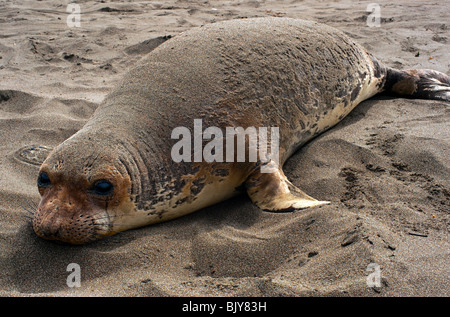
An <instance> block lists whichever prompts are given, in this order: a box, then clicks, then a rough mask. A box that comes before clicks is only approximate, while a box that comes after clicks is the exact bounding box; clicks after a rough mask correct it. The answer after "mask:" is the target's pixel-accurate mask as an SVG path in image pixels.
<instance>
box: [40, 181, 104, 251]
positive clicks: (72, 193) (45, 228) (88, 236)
mask: <svg viewBox="0 0 450 317" xmlns="http://www.w3.org/2000/svg"><path fill="white" fill-rule="evenodd" d="M81 196H82V195H81ZM81 196H80V193H79V191H76V190H75V189H68V188H63V187H59V186H58V187H56V188H51V189H49V190H47V191H46V192H45V193H44V195H43V197H42V200H41V202H40V203H39V206H38V209H37V211H36V212H35V215H34V218H33V230H34V232H35V233H36V235H38V236H39V237H41V238H44V239H47V240H58V241H62V242H66V243H71V244H83V243H86V242H89V241H93V240H97V239H98V238H99V237H100V236H101V235H100V234H99V232H100V230H101V229H102V228H103V227H102V225H101V224H100V223H99V221H98V219H99V218H102V216H101V214H103V213H102V211H101V210H100V209H98V208H92V206H87V205H86V204H87V203H88V200H87V199H86V197H81Z"/></svg>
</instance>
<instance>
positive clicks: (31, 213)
mask: <svg viewBox="0 0 450 317" xmlns="http://www.w3.org/2000/svg"><path fill="white" fill-rule="evenodd" d="M20 207H22V208H23V210H25V211H26V212H28V213H29V214H30V215H32V216H34V211H31V210H28V209H27V208H25V207H24V206H22V205H21V206H20Z"/></svg>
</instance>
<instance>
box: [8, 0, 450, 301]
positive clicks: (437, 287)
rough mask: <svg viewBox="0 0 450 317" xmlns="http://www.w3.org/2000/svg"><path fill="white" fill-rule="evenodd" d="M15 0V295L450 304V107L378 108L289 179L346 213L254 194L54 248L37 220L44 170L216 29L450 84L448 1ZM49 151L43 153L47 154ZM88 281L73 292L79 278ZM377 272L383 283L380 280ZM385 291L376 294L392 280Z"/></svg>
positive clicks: (347, 124)
mask: <svg viewBox="0 0 450 317" xmlns="http://www.w3.org/2000/svg"><path fill="white" fill-rule="evenodd" d="M70 2H72V1H46V0H42V1H34V0H33V1H32V0H15V1H5V0H0V295H1V296H326V295H331V296H449V295H450V294H449V293H450V292H449V290H450V283H449V281H450V278H449V263H450V262H449V258H450V257H449V237H448V228H449V205H450V202H449V161H448V158H449V122H450V116H449V112H448V103H445V102H439V101H429V100H408V99H401V98H399V99H394V98H390V97H387V96H376V97H374V98H372V99H370V100H367V101H365V102H363V103H361V104H360V105H359V106H358V107H357V108H356V109H355V110H354V111H353V112H352V113H351V114H350V115H349V116H348V117H347V118H346V119H344V120H343V121H342V122H341V123H340V124H339V125H337V126H336V127H335V128H333V129H331V130H329V131H328V132H326V133H324V134H323V135H321V136H319V137H318V138H316V139H314V140H313V141H312V142H310V143H308V144H307V145H306V146H304V147H303V148H302V149H300V150H299V151H298V152H297V153H295V155H293V156H292V157H291V158H290V159H289V160H288V162H287V163H286V165H285V172H286V175H287V176H288V178H289V179H290V180H291V181H292V182H293V183H294V184H295V185H297V186H298V187H299V188H301V189H302V190H304V191H305V192H307V193H308V194H310V195H311V196H313V197H315V198H317V199H319V200H329V201H331V204H330V205H327V206H322V207H320V208H311V209H308V210H305V211H300V212H295V213H283V214H276V213H268V212H263V211H261V210H259V209H258V208H256V207H255V206H253V205H252V204H251V202H250V200H249V198H248V197H246V196H241V197H237V198H235V199H232V200H229V201H225V202H223V203H220V204H217V205H215V206H212V207H209V208H205V209H203V210H201V211H198V212H195V213H193V214H191V215H188V216H185V217H182V218H179V219H175V220H173V221H170V222H166V223H161V224H158V225H153V226H149V227H145V228H141V229H137V230H131V231H127V232H123V233H121V234H119V235H116V236H114V237H110V238H107V239H104V240H101V241H98V242H95V243H91V244H88V245H84V246H69V245H62V244H56V243H52V242H48V241H44V240H42V239H40V238H38V237H36V236H35V234H34V233H33V231H32V228H31V225H30V220H29V218H27V217H28V216H29V214H28V212H27V211H26V210H25V209H33V208H35V207H36V205H37V204H38V202H39V193H38V191H37V187H36V178H37V171H38V168H39V166H38V165H37V162H39V161H40V160H42V156H43V155H44V156H45V154H46V153H47V152H48V149H51V148H52V147H54V146H56V145H57V144H59V143H60V142H62V141H63V140H65V139H66V138H68V137H69V136H71V135H72V134H73V133H75V132H76V131H77V130H78V129H80V128H81V127H82V126H83V124H84V123H85V122H86V121H87V120H88V118H89V117H90V115H91V114H92V113H93V111H94V110H95V108H96V107H97V105H98V103H99V102H101V100H102V99H103V98H104V96H105V95H106V94H107V93H108V92H109V91H110V90H111V89H112V87H113V86H114V85H115V84H116V83H117V81H118V79H119V78H120V77H121V76H122V75H123V74H124V72H125V71H126V70H127V69H129V68H130V67H132V66H133V65H134V64H135V63H136V62H137V61H138V60H139V59H140V58H141V57H143V56H144V55H145V54H146V53H148V52H150V51H151V50H152V49H153V48H155V47H156V46H157V45H159V44H160V43H162V42H163V41H164V40H165V39H166V38H168V37H170V36H176V35H177V34H178V33H180V32H183V31H185V30H188V29H190V28H192V27H196V26H200V25H202V24H206V23H211V22H216V21H222V20H228V19H237V18H245V17H262V16H280V17H292V18H301V19H308V20H313V21H317V22H322V23H326V24H328V25H330V26H333V27H336V28H338V29H341V30H343V31H345V32H346V33H347V34H348V35H349V36H350V37H352V38H354V39H355V40H356V41H358V42H359V43H360V44H362V45H363V46H364V47H365V48H367V50H368V51H370V52H372V53H373V54H374V55H375V56H377V57H378V58H379V59H380V60H382V61H383V62H384V63H385V64H386V65H388V66H391V67H396V68H399V69H408V68H431V69H435V70H438V71H441V72H444V73H447V74H450V64H449V51H450V50H449V44H448V41H449V37H450V32H449V28H450V23H449V22H450V21H449V15H448V3H445V1H442V2H440V1H425V0H421V1H411V0H409V1H405V0H400V1H396V2H395V3H392V1H384V0H383V1H381V0H380V1H378V2H377V3H378V4H379V5H380V8H381V25H380V27H369V26H368V25H367V16H368V14H369V12H366V8H367V5H368V4H369V3H371V2H372V1H350V0H343V1H313V0H305V1H290V0H287V1H262V0H261V1H259V0H253V1H252V0H240V1H207V0H198V1H197V0H191V1H159V2H157V1H151V2H150V1H147V2H145V1H133V2H127V1H108V0H102V1H91V0H84V1H78V0H77V1H76V3H78V4H79V5H80V8H81V21H80V22H81V26H80V27H73V28H69V27H68V26H67V23H66V20H67V17H68V13H67V12H66V8H67V4H69V3H70ZM39 146H40V148H39ZM70 263H76V264H78V265H79V266H80V269H81V287H74V288H70V287H68V285H67V283H66V279H67V277H68V276H69V274H70V272H68V271H67V270H66V269H67V266H68V265H69V264H70ZM373 274H375V275H373ZM376 274H378V275H377V276H379V277H380V280H379V284H377V283H375V284H373V283H368V282H367V281H368V280H369V282H370V281H375V282H376V281H377V280H376V279H374V278H375V276H376Z"/></svg>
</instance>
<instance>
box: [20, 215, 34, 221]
mask: <svg viewBox="0 0 450 317" xmlns="http://www.w3.org/2000/svg"><path fill="white" fill-rule="evenodd" d="M22 217H23V218H27V219H29V220H30V221H33V217H31V216H28V215H22ZM27 221H28V220H27Z"/></svg>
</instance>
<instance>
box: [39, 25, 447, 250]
mask: <svg viewBox="0 0 450 317" xmlns="http://www.w3.org/2000/svg"><path fill="white" fill-rule="evenodd" d="M449 86H450V79H449V76H447V75H445V74H443V73H439V72H437V71H433V70H410V71H400V70H394V69H392V68H389V67H386V66H384V65H383V64H382V63H381V62H379V61H378V60H377V59H376V58H375V57H374V56H372V55H371V54H369V53H367V52H366V51H365V50H364V49H363V48H362V47H361V46H359V45H358V44H357V43H355V42H354V41H352V40H351V39H350V38H348V37H347V36H346V35H344V34H343V33H342V32H340V31H338V30H336V29H334V28H331V27H328V26H325V25H322V24H319V23H315V22H309V21H303V20H297V19H290V18H252V19H241V20H232V21H225V22H218V23H214V24H210V25H205V26H202V27H198V28H194V29H191V30H189V31H187V32H184V33H182V34H179V35H177V36H175V37H174V38H172V39H170V40H168V41H166V42H164V43H163V44H161V45H160V46H158V47H157V48H156V49H155V50H153V51H152V52H151V53H149V54H148V55H147V56H146V57H144V58H143V59H142V60H141V61H140V62H139V63H138V65H137V66H136V67H134V68H133V69H132V70H131V71H129V72H128V73H127V74H126V75H125V76H124V78H123V79H122V80H121V82H120V83H119V84H118V85H117V87H116V88H115V89H113V90H112V91H111V92H110V93H109V94H108V95H107V96H106V97H105V99H104V100H103V101H102V103H101V104H100V105H99V107H98V108H97V109H96V111H95V112H94V114H93V116H92V118H91V119H90V120H89V121H88V122H87V123H86V125H85V126H84V127H83V128H82V129H81V130H80V131H78V132H77V133H76V134H74V135H73V136H72V137H70V138H69V139H67V140H66V141H64V142H63V143H62V144H60V145H59V146H57V147H56V148H55V149H54V150H53V151H52V152H51V153H50V154H49V156H48V157H47V158H46V160H45V161H44V162H43V164H42V166H41V167H40V170H39V176H38V181H37V184H38V188H39V192H40V194H41V196H42V198H41V202H40V203H39V206H38V208H37V211H36V212H35V215H34V219H33V222H32V224H33V229H34V231H35V233H36V234H37V235H38V236H40V237H42V238H45V239H50V240H60V241H63V242H68V243H73V244H82V243H86V242H89V241H93V240H96V239H99V238H102V237H105V236H108V235H113V234H115V233H118V232H120V231H124V230H127V229H131V228H136V227H140V226H145V225H148V224H152V223H157V222H160V221H165V220H169V219H173V218H176V217H180V216H182V215H186V214H189V213H191V212H194V211H196V210H199V209H201V208H204V207H206V206H209V205H212V204H215V203H217V202H220V201H223V200H225V199H228V198H230V197H232V196H233V195H235V194H237V193H239V192H241V191H246V192H247V193H248V195H249V197H250V198H251V200H252V202H253V203H254V204H255V205H256V206H258V207H259V208H261V209H263V210H267V211H274V212H281V211H293V210H297V209H302V208H307V207H313V206H318V205H322V204H326V203H328V202H326V201H317V200H316V199H314V198H312V197H310V196H308V195H307V194H305V193H304V192H302V191H301V190H300V189H298V188H296V187H295V186H294V185H293V184H292V183H291V182H289V180H288V179H287V178H286V176H285V175H284V173H283V170H282V166H283V163H284V162H285V161H286V160H287V159H288V158H289V156H291V154H293V153H294V152H295V151H296V150H297V149H298V148H299V147H301V146H302V145H303V144H304V143H305V142H307V141H309V140H311V139H312V138H314V137H315V136H316V135H318V134H319V133H321V132H323V131H325V130H327V129H329V128H331V127H332V126H334V125H335V124H337V123H338V122H339V121H341V120H342V119H343V118H344V117H345V116H346V115H347V114H348V113H349V112H350V111H351V110H352V109H353V108H354V107H355V106H356V105H358V104H359V103H360V102H361V101H363V100H365V99H368V98H370V97H371V96H373V95H375V94H377V93H380V92H383V91H386V92H391V93H394V94H398V95H401V96H404V97H411V98H429V99H438V100H444V101H450V87H449ZM195 120H201V123H202V126H203V127H215V128H216V129H215V130H213V131H212V132H211V131H209V137H210V138H212V136H213V134H214V133H215V134H219V133H218V132H220V131H225V129H226V128H227V127H242V128H243V129H247V128H249V127H255V128H261V127H277V128H278V129H279V143H278V158H279V159H278V160H276V161H275V160H273V159H269V160H267V159H263V157H261V156H260V157H258V159H257V160H254V161H250V160H249V159H247V158H246V159H245V160H244V161H243V160H239V159H237V156H236V154H233V155H234V156H233V155H232V158H234V160H231V161H229V160H227V161H224V160H219V159H218V160H213V161H206V160H205V159H203V160H200V161H199V160H195V156H196V155H197V154H198V153H188V155H187V157H188V158H191V156H192V157H194V159H192V160H189V159H187V160H178V161H177V160H174V158H173V155H172V154H173V151H174V146H175V145H176V144H177V143H178V142H180V139H181V138H178V139H177V136H176V135H175V137H174V135H173V133H174V131H175V129H177V128H180V129H181V130H180V131H181V132H183V131H184V132H186V130H188V131H192V128H193V127H194V128H195V125H194V122H195ZM217 128H218V129H219V130H217ZM206 132H207V130H206V129H205V130H204V132H203V136H205V134H206ZM213 132H214V133H213ZM179 136H180V135H178V137H179ZM236 137H237V135H236ZM245 138H246V140H247V141H248V142H249V144H250V141H249V140H250V138H249V137H248V136H246V135H245ZM200 141H201V144H202V145H203V143H205V142H204V141H205V139H202V140H200ZM195 142H196V141H195V140H193V142H192V144H193V143H195ZM202 142H203V143H202ZM215 142H218V143H215V144H216V145H217V144H220V142H223V143H222V144H224V143H225V142H226V140H225V137H224V136H223V134H222V138H218V139H215ZM192 144H191V143H189V144H188V145H189V146H186V148H184V149H183V151H184V150H186V151H187V148H190V145H192ZM236 144H237V143H236ZM194 145H195V144H194ZM197 145H198V141H197ZM181 149H182V148H181V147H180V148H179V150H180V153H181V152H182V151H181ZM250 150H251V149H250V146H248V149H247V148H246V150H245V153H246V154H249V153H250ZM273 150H275V147H274V148H273ZM176 152H177V151H175V153H176ZM194 152H195V151H194ZM211 153H212V154H215V153H214V151H211ZM230 153H231V152H230ZM267 153H268V152H267ZM181 154H183V155H184V154H186V153H181ZM200 154H201V153H200ZM227 155H228V154H227ZM261 167H271V168H272V172H270V173H263V172H262V171H261Z"/></svg>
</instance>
